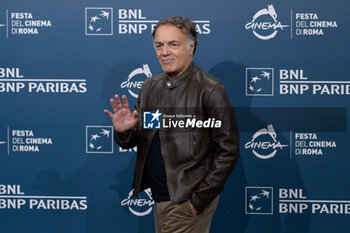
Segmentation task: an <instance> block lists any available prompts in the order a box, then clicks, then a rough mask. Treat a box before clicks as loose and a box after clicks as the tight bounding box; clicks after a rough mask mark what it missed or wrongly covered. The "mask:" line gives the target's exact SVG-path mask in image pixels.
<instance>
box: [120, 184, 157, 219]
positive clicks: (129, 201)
mask: <svg viewBox="0 0 350 233" xmlns="http://www.w3.org/2000/svg"><path fill="white" fill-rule="evenodd" d="M133 195H134V189H132V190H131V191H130V192H129V194H128V197H127V198H125V199H124V200H122V202H121V205H122V206H128V209H129V211H130V212H131V213H132V214H134V215H136V216H139V217H142V216H146V215H148V214H150V213H151V212H152V210H153V206H154V200H153V198H152V192H151V189H150V188H148V189H146V190H144V192H142V193H140V198H139V199H136V198H133Z"/></svg>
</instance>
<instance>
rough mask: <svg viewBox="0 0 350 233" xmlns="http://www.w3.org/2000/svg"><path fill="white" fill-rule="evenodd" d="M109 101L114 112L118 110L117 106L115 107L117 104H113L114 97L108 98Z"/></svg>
mask: <svg viewBox="0 0 350 233" xmlns="http://www.w3.org/2000/svg"><path fill="white" fill-rule="evenodd" d="M109 102H110V103H111V107H112V109H113V111H114V113H116V112H118V107H117V105H116V104H115V102H114V99H112V98H111V99H110V100H109Z"/></svg>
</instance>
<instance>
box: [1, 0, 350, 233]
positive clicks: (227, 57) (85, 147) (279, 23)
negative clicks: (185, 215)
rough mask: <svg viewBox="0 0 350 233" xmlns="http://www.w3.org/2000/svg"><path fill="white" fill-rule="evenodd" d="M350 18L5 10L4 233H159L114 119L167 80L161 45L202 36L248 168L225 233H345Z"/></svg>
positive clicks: (161, 4) (17, 6)
mask: <svg viewBox="0 0 350 233" xmlns="http://www.w3.org/2000/svg"><path fill="white" fill-rule="evenodd" d="M349 12H350V4H349V2H348V1H345V0H333V1H331V0H322V1H315V0H312V1H295V0H294V1H276V0H270V1H258V0H248V1H247V0H245V1H243V0H237V1H232V0H222V1H209V0H204V1H199V0H196V1H182V0H179V1H176V2H169V1H160V0H152V1H141V0H133V1H121V0H115V1H111V0H102V1H92V0H89V1H76V0H73V1H67V0H63V1H42V0H30V1H24V0H15V1H10V0H2V1H1V3H0V106H1V110H0V226H1V227H0V232H4V233H19V232H21V233H56V232H57V233H62V232H67V233H96V232H99V233H100V232H101V233H105V232H109V233H111V232H114V233H119V232H121V233H124V232H126V233H132V232H135V233H136V232H146V233H148V232H154V227H153V206H154V202H153V200H152V194H151V192H150V190H146V191H145V192H143V193H142V195H141V197H140V199H135V198H134V196H133V190H132V187H131V182H132V176H133V167H134V163H135V158H136V149H130V150H125V149H122V148H120V147H119V146H117V145H116V144H115V143H114V138H113V137H114V135H113V127H112V124H111V121H110V119H109V118H108V117H107V116H105V114H104V113H103V110H104V109H105V108H110V106H109V98H110V97H112V96H113V95H114V94H124V95H126V96H127V97H128V99H129V102H131V104H132V105H133V104H134V103H135V102H136V99H137V97H138V93H139V90H140V88H141V86H142V83H143V82H144V80H145V79H147V78H148V77H151V76H152V75H154V74H157V73H160V72H161V71H162V70H161V67H160V65H159V64H158V60H157V58H156V56H155V51H154V48H153V44H152V36H151V32H152V29H153V27H154V25H155V24H156V23H157V21H158V20H159V19H161V18H164V17H169V16H174V15H181V16H186V17H190V18H192V19H193V20H194V21H195V22H196V23H197V25H196V29H197V32H198V34H199V43H198V47H197V53H196V55H195V57H194V61H195V63H196V64H197V65H199V66H201V67H202V68H203V69H204V70H206V71H208V72H209V73H210V74H212V75H214V76H216V77H217V78H219V79H220V80H221V81H222V82H223V83H224V85H225V88H226V90H227V92H228V94H229V97H230V99H231V102H232V104H233V105H234V107H235V110H236V115H237V120H238V125H239V128H240V136H241V157H240V160H239V162H238V164H237V166H236V168H235V170H234V171H233V173H232V175H231V176H230V178H229V180H228V182H227V183H226V186H225V189H224V191H223V193H222V195H221V198H220V202H219V205H218V208H217V211H216V214H215V216H214V219H213V224H212V232H218V233H223V232H228V233H229V232H230V233H231V232H247V233H248V232H249V233H256V232H269V233H277V232H293V233H295V232H298V233H320V232H321V233H322V232H324V233H329V232H337V233H342V232H348V231H349V230H348V226H349V223H348V220H349V218H350V215H349V214H350V185H349V184H350V183H349V179H348V178H349V177H350V169H349V164H350V158H349V153H350V150H349V148H348V146H349V142H350V140H349V139H350V135H349V132H348V129H349V126H348V122H349V117H348V108H349V106H350V97H349V95H350V79H349V70H348V68H349V61H350V53H349V52H350V51H349V41H350V18H349Z"/></svg>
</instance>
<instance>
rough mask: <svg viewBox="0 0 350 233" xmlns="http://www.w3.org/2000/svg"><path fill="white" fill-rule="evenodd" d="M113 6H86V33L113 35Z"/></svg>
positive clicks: (90, 34) (88, 34) (89, 34)
mask: <svg viewBox="0 0 350 233" xmlns="http://www.w3.org/2000/svg"><path fill="white" fill-rule="evenodd" d="M112 19H113V8H111V7H86V8H85V35H87V36H111V35H113V21H112Z"/></svg>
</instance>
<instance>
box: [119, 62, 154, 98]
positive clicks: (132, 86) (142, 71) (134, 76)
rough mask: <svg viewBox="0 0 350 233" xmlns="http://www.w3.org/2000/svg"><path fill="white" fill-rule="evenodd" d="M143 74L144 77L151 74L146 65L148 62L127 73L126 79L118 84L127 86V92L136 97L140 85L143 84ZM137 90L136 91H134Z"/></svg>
mask: <svg viewBox="0 0 350 233" xmlns="http://www.w3.org/2000/svg"><path fill="white" fill-rule="evenodd" d="M144 76H146V78H149V77H151V76H152V73H151V70H150V68H149V66H148V64H144V65H143V66H142V68H137V69H135V70H133V71H132V72H131V73H130V74H129V75H128V79H127V80H126V81H124V82H122V84H121V85H120V87H121V88H127V89H128V92H129V94H130V95H131V96H132V97H134V98H136V99H137V98H138V94H137V93H138V92H139V90H140V89H141V87H142V84H143V80H144V79H145V78H144ZM138 79H142V80H138ZM135 92H137V93H135Z"/></svg>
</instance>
